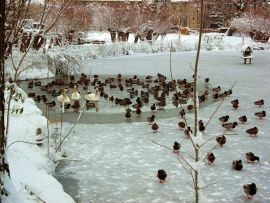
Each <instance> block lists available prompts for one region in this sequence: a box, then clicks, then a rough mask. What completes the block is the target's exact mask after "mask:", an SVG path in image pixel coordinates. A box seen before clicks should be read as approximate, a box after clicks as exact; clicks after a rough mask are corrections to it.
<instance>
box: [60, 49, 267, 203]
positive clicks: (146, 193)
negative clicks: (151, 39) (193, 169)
mask: <svg viewBox="0 0 270 203" xmlns="http://www.w3.org/2000/svg"><path fill="white" fill-rule="evenodd" d="M269 54H270V51H254V63H253V64H251V65H244V64H243V61H242V60H241V59H240V51H237V52H236V51H230V52H227V51H223V52H220V51H216V52H211V53H210V52H202V54H201V61H200V68H201V69H200V76H201V77H200V80H203V79H204V78H205V77H210V84H211V85H212V86H218V85H220V86H221V87H222V89H223V90H228V89H229V88H231V86H232V84H233V83H234V82H235V81H237V83H236V85H235V87H234V88H233V94H232V95H231V96H230V97H228V98H227V99H226V100H225V102H224V103H223V105H222V107H221V108H220V109H219V111H218V112H217V114H216V115H215V116H214V118H213V119H212V121H211V122H210V124H209V126H208V128H207V130H206V132H205V133H203V139H204V140H207V139H209V138H211V137H212V136H213V135H221V134H222V133H223V131H224V129H223V128H222V126H221V125H220V123H219V122H218V118H219V117H220V116H222V115H226V114H228V115H229V116H230V121H238V118H239V117H240V116H242V115H246V116H247V117H248V122H247V123H246V124H244V125H242V124H240V123H239V126H237V127H236V129H234V130H232V132H229V133H231V134H234V135H226V137H227V143H226V144H225V145H224V147H222V148H217V149H216V150H214V151H213V153H214V154H215V156H216V161H215V163H214V164H213V165H212V166H209V165H207V164H206V163H205V164H202V166H201V170H202V171H201V172H202V181H203V182H204V184H206V185H207V184H211V183H216V184H215V185H212V186H209V187H207V188H205V189H204V190H203V195H204V197H205V198H206V199H207V200H206V202H237V203H241V202H249V201H248V200H247V199H246V198H245V196H244V192H243V189H242V185H243V184H246V183H251V182H255V183H256V184H257V186H258V188H259V191H258V193H257V194H256V196H255V197H254V200H253V201H254V202H263V203H267V202H269V201H270V190H269V185H270V179H269V178H267V177H269V175H270V157H269V152H270V150H269V143H270V137H269V136H268V134H269V129H270V127H269V116H267V117H266V118H265V119H257V118H255V116H254V112H256V111H259V110H262V109H264V110H266V111H267V112H269V107H270V104H269V98H270V93H269V91H267V87H269V86H270V80H269V78H270V77H269V76H270V70H269V64H270V58H269ZM194 57H195V53H194V52H189V53H174V54H173V72H174V74H175V75H181V77H190V75H191V72H190V68H189V62H190V61H194ZM89 62H90V61H89ZM87 67H89V64H88V65H87V64H85V69H84V71H85V72H89V68H87ZM90 67H91V71H92V73H95V74H117V73H119V72H120V73H122V74H129V75H132V74H141V75H147V74H149V73H151V74H152V75H154V74H156V73H158V72H161V73H163V74H167V75H169V69H168V55H167V54H157V55H148V56H136V55H133V56H127V57H118V58H106V59H102V60H99V59H98V60H94V61H91V63H90ZM236 98H237V99H238V100H239V101H240V107H239V109H237V110H233V108H232V106H231V103H230V101H231V100H233V99H236ZM261 98H263V99H265V105H264V106H263V107H261V108H259V107H256V106H254V104H253V102H254V101H256V100H259V99H261ZM218 104H219V102H215V103H213V104H212V105H211V106H210V105H209V106H207V107H205V108H202V109H201V110H200V113H199V115H200V116H201V119H202V120H203V121H204V122H206V121H207V120H208V118H209V117H210V116H211V115H212V113H213V112H214V110H215V108H216V107H217V106H218ZM178 121H179V118H176V117H174V118H167V119H158V120H157V123H158V125H159V131H158V133H156V134H154V133H152V130H151V128H150V126H149V125H147V124H146V122H140V123H136V122H135V123H125V121H124V119H123V123H119V124H79V125H78V126H76V136H73V137H72V138H70V139H69V142H66V144H65V149H67V150H68V157H69V159H71V160H72V159H76V160H80V162H75V161H74V162H72V161H69V162H68V161H65V162H64V163H63V165H62V167H60V168H59V171H58V172H57V177H58V178H59V180H61V182H62V183H63V184H64V188H65V189H66V191H67V192H69V193H70V194H72V196H73V197H74V198H75V200H76V202H82V203H84V202H113V203H114V202H115V203H116V202H117V203H118V202H136V203H139V202H142V203H144V202H160V203H161V202H162V203H163V202H191V201H193V200H194V192H193V189H192V188H191V187H190V186H189V185H188V184H187V182H189V183H190V182H191V177H190V176H189V175H188V174H186V172H185V171H184V169H183V168H182V166H181V165H179V163H178V161H177V158H176V157H175V154H173V153H172V152H171V151H169V150H167V149H164V148H161V147H159V146H157V145H155V144H153V143H152V142H151V139H154V140H156V141H157V142H159V143H162V144H164V145H166V146H169V147H172V145H173V143H174V141H178V142H180V143H181V145H182V148H181V154H182V155H183V156H185V157H187V158H188V159H192V157H194V152H193V148H192V144H191V143H190V140H187V139H186V138H185V136H184V134H183V132H182V131H179V129H178V127H177V123H178ZM188 121H189V122H191V124H192V117H191V116H190V115H188ZM253 126H257V127H258V128H259V134H258V137H257V138H251V137H249V136H248V134H246V132H245V130H246V129H248V128H250V127H253ZM69 128H70V125H69V124H68V123H66V124H65V129H66V131H67V130H68V129H69ZM215 145H216V142H215V140H211V141H210V142H209V143H207V144H206V145H204V146H203V148H202V153H201V154H202V158H204V156H205V155H206V153H207V152H208V150H210V149H211V148H213V147H214V146H215ZM249 151H252V152H254V153H255V154H256V155H258V156H259V157H260V160H261V163H260V164H259V163H254V164H248V163H247V162H246V161H245V153H246V152H249ZM235 159H242V161H243V165H244V168H243V170H242V171H233V170H232V169H231V164H232V161H233V160H235ZM158 169H165V170H166V171H167V173H168V177H167V182H166V183H165V184H160V183H159V181H158V179H157V178H156V173H157V171H158Z"/></svg>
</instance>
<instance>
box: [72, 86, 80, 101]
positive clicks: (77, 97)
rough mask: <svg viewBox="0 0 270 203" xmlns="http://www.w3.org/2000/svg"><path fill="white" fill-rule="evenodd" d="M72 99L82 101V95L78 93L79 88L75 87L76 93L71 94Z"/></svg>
mask: <svg viewBox="0 0 270 203" xmlns="http://www.w3.org/2000/svg"><path fill="white" fill-rule="evenodd" d="M71 99H72V100H80V99H81V95H80V93H79V92H78V87H77V85H75V86H74V91H73V93H72V94H71Z"/></svg>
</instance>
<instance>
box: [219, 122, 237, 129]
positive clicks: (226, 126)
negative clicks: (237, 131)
mask: <svg viewBox="0 0 270 203" xmlns="http://www.w3.org/2000/svg"><path fill="white" fill-rule="evenodd" d="M237 125H238V124H237V122H233V123H232V122H228V123H223V124H222V127H223V128H226V129H227V130H232V129H233V128H235V127H236V126H237Z"/></svg>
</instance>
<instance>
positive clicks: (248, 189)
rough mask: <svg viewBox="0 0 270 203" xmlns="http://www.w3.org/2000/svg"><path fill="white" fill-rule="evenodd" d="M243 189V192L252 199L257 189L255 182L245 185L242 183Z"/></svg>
mask: <svg viewBox="0 0 270 203" xmlns="http://www.w3.org/2000/svg"><path fill="white" fill-rule="evenodd" d="M243 189H244V192H245V194H246V195H247V197H248V199H252V198H253V196H254V195H255V194H256V193H257V190H258V188H257V186H256V184H255V183H251V184H245V185H243Z"/></svg>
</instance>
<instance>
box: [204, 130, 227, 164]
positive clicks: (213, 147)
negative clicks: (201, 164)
mask: <svg viewBox="0 0 270 203" xmlns="http://www.w3.org/2000/svg"><path fill="white" fill-rule="evenodd" d="M226 132H227V129H225V131H224V133H223V134H222V136H223V135H225V133H226ZM218 145H219V143H218V144H216V145H215V146H214V147H213V148H212V149H211V150H210V151H208V152H207V154H206V155H205V157H204V159H203V161H205V160H206V158H207V156H208V155H209V154H210V153H211V152H212V151H213V150H214V149H216V148H217V147H218Z"/></svg>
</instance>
